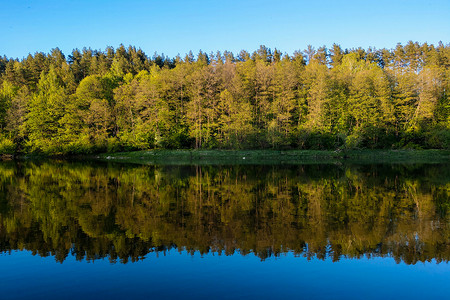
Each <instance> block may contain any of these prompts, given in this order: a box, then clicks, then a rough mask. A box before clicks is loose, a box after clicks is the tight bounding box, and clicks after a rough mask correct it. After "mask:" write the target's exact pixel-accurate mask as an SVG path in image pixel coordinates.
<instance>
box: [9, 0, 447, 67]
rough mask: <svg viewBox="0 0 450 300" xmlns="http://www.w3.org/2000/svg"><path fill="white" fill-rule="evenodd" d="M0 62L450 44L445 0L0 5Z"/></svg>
mask: <svg viewBox="0 0 450 300" xmlns="http://www.w3.org/2000/svg"><path fill="white" fill-rule="evenodd" d="M0 28H1V31H0V55H6V56H7V57H13V58H19V59H20V58H23V57H26V56H27V55H28V54H29V53H31V54H34V53H35V52H41V51H42V52H45V53H48V52H50V50H51V49H53V48H56V47H58V48H59V49H61V50H62V51H63V53H65V54H66V55H67V54H70V53H71V52H72V50H73V49H75V48H78V49H82V48H83V47H91V48H92V49H98V50H104V49H105V48H106V47H107V46H113V47H118V46H119V45H120V44H124V45H125V46H128V45H132V46H135V47H136V48H141V49H142V50H144V52H145V53H146V54H147V55H149V56H151V55H153V53H155V52H157V53H159V54H162V53H163V54H165V55H166V56H169V57H175V56H176V55H177V54H180V55H181V56H184V55H185V54H186V53H187V52H189V50H192V51H193V53H194V54H196V53H198V51H199V50H203V51H204V52H207V53H210V52H214V53H215V52H216V51H218V50H219V51H224V50H228V51H232V52H233V53H235V54H237V53H239V51H240V50H242V49H244V50H247V51H249V52H253V51H254V50H256V49H258V48H259V46H260V45H265V46H267V47H269V48H271V49H274V48H277V49H279V50H281V51H282V52H284V53H288V54H292V53H293V52H294V51H296V50H303V49H305V48H306V46H307V45H312V46H314V47H315V48H318V47H320V46H323V45H325V46H327V47H331V46H332V45H333V43H337V44H339V45H341V46H342V47H343V48H357V47H363V48H368V47H375V48H394V47H395V46H396V44H397V43H402V44H406V43H407V42H408V41H409V40H412V41H418V42H420V43H423V42H428V43H433V44H437V43H438V42H439V41H442V42H443V43H444V44H447V43H449V42H450V0H435V1H432V0H420V1H418V0H389V1H386V0H376V1H364V0H359V1H353V0H348V1H337V0H336V1H332V0H321V1H313V0H308V1H303V0H298V1H294V0H292V1H284V0H278V1H277V0H270V1H269V0H258V1H255V0H249V1H245V0H241V1H234V0H227V1H215V0H210V1H206V0H191V1H188V0H186V1H181V0H172V1H170V0H166V1H162V0H160V1H143V0H127V1H125V0H124V1H118V0H90V1H86V0H78V1H67V0H58V1H50V0H17V1H16V0H0Z"/></svg>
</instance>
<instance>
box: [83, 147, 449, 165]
mask: <svg viewBox="0 0 450 300" xmlns="http://www.w3.org/2000/svg"><path fill="white" fill-rule="evenodd" d="M87 157H89V158H90V159H94V160H100V161H114V162H123V163H137V164H163V165H164V164H166V165H185V164H206V165H223V164H328V163H344V162H345V163H356V164H358V163H430V164H433V163H450V150H340V151H326V150H284V151H281V150H146V151H131V152H116V153H103V154H97V155H91V156H87ZM78 158H80V157H78ZM81 158H86V156H83V157H81Z"/></svg>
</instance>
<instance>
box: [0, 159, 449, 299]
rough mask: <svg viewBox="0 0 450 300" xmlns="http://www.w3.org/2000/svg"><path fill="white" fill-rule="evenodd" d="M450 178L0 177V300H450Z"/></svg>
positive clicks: (120, 170)
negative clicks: (282, 298) (111, 299)
mask: <svg viewBox="0 0 450 300" xmlns="http://www.w3.org/2000/svg"><path fill="white" fill-rule="evenodd" d="M449 192H450V165H449V164H441V165H417V164H416V165H414V164H410V165H300V166H298V165H297V166H285V165H284V166H250V165H246V166H141V165H126V164H102V163H89V162H87V163H79V162H72V163H70V162H62V161H61V162H58V161H51V162H39V163H33V162H20V163H15V162H10V163H2V164H0V251H1V254H0V298H1V299H21V298H33V299H61V298H64V299H77V298H90V299H95V298H117V299H123V298H141V299H148V298H157V299H159V298H182V297H183V298H196V299H197V298H222V299H235V298H243V297H246V298H263V299H274V298H281V297H290V298H292V297H295V298H305V299H322V298H333V299H379V298H380V297H381V298H385V299H395V298H411V299H424V298H438V297H439V298H442V299H445V298H446V297H448V282H450V267H449V264H448V260H449V257H450V222H449V221H450V197H449Z"/></svg>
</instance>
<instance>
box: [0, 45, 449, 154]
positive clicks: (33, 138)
mask: <svg viewBox="0 0 450 300" xmlns="http://www.w3.org/2000/svg"><path fill="white" fill-rule="evenodd" d="M449 66H450V45H449V44H447V45H445V44H443V43H439V44H438V45H433V44H427V43H422V44H421V43H418V42H412V41H410V42H408V43H407V44H406V45H402V44H397V45H396V47H395V48H393V49H375V48H368V49H363V48H354V49H343V48H342V47H340V46H339V45H338V44H333V45H332V47H331V48H329V49H328V48H327V47H326V46H323V47H319V48H318V49H315V48H313V47H312V46H308V47H307V49H306V50H304V51H296V52H294V53H293V54H292V55H289V54H286V53H283V52H281V51H279V50H277V49H274V50H271V49H269V48H267V47H265V46H260V48H259V49H258V50H256V51H254V52H253V53H249V52H247V51H245V50H242V51H241V52H240V53H238V54H233V53H232V52H229V51H224V52H223V53H221V52H217V53H210V54H207V53H204V52H202V51H200V52H199V53H198V54H197V55H196V56H195V55H194V54H193V53H192V52H189V53H188V54H187V55H186V56H185V57H184V58H182V57H181V56H179V55H178V56H177V57H175V58H169V57H166V56H164V55H159V54H157V53H155V54H154V55H153V56H151V57H150V56H147V55H146V54H145V53H144V52H143V51H142V50H141V49H136V47H133V46H129V47H128V48H127V47H125V46H123V45H120V46H119V47H118V48H113V47H108V48H106V49H105V50H104V51H100V50H92V49H90V48H84V49H82V50H78V49H75V50H73V52H72V53H71V54H70V55H67V56H66V55H64V54H63V53H62V52H61V51H60V50H59V49H58V48H55V49H53V50H52V51H51V52H50V53H48V54H47V53H42V52H38V53H35V54H34V55H32V54H30V55H28V56H27V57H26V58H23V59H13V58H7V57H5V56H4V57H0V154H14V153H38V154H44V155H47V154H49V155H53V154H57V155H61V154H62V155H64V154H89V153H100V152H117V151H132V150H143V149H282V150H284V149H319V150H320V149H333V150H334V149H364V148H367V149H376V148H382V149H429V148H432V149H449V148H450V93H449V90H450V68H449Z"/></svg>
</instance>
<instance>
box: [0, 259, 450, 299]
mask: <svg viewBox="0 0 450 300" xmlns="http://www.w3.org/2000/svg"><path fill="white" fill-rule="evenodd" d="M157 256H158V257H157ZM449 282H450V266H449V264H448V263H440V264H436V263H435V262H431V263H420V262H419V263H417V264H415V265H407V264H405V263H400V264H397V263H396V262H395V261H394V260H393V259H391V258H372V259H367V258H362V259H342V260H341V261H339V262H334V263H333V262H332V261H331V260H330V259H326V260H324V261H323V260H318V259H312V260H309V261H308V260H307V259H306V258H304V257H301V256H300V257H294V255H293V254H292V253H288V254H285V255H281V256H280V257H277V258H275V257H271V258H268V259H266V260H264V261H261V259H260V258H258V257H256V256H254V255H253V254H250V255H247V256H242V255H239V254H235V255H231V256H225V255H222V256H219V255H217V254H207V255H203V256H201V255H200V254H198V253H195V254H194V255H193V256H191V255H190V254H187V253H186V252H182V253H179V252H178V251H177V250H171V251H167V252H166V255H164V254H163V253H159V254H156V253H150V254H148V255H147V256H146V257H145V259H144V260H143V261H139V262H136V263H127V264H120V263H117V264H111V263H110V262H109V261H108V260H107V259H103V260H95V261H93V262H86V261H81V262H80V261H76V260H75V258H74V257H73V256H71V255H69V256H68V257H67V259H66V260H65V261H64V263H62V264H61V263H57V262H55V258H54V257H51V256H50V257H46V258H42V257H39V256H32V255H31V253H30V252H28V251H23V252H19V251H14V252H12V253H11V255H8V254H2V255H0V292H1V294H0V298H1V299H10V298H15V297H17V298H22V297H23V298H34V299H36V298H42V299H71V298H73V299H75V298H81V299H87V298H99V299H101V298H118V299H125V298H128V299H130V298H136V297H138V298H147V299H148V298H155V299H161V298H183V297H185V298H195V299H198V298H211V299H216V298H229V299H235V298H243V297H251V298H256V297H257V298H271V299H274V298H281V297H295V298H305V299H314V298H339V299H395V298H399V299H433V298H434V299H437V298H440V299H443V297H446V296H448V283H449Z"/></svg>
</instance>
